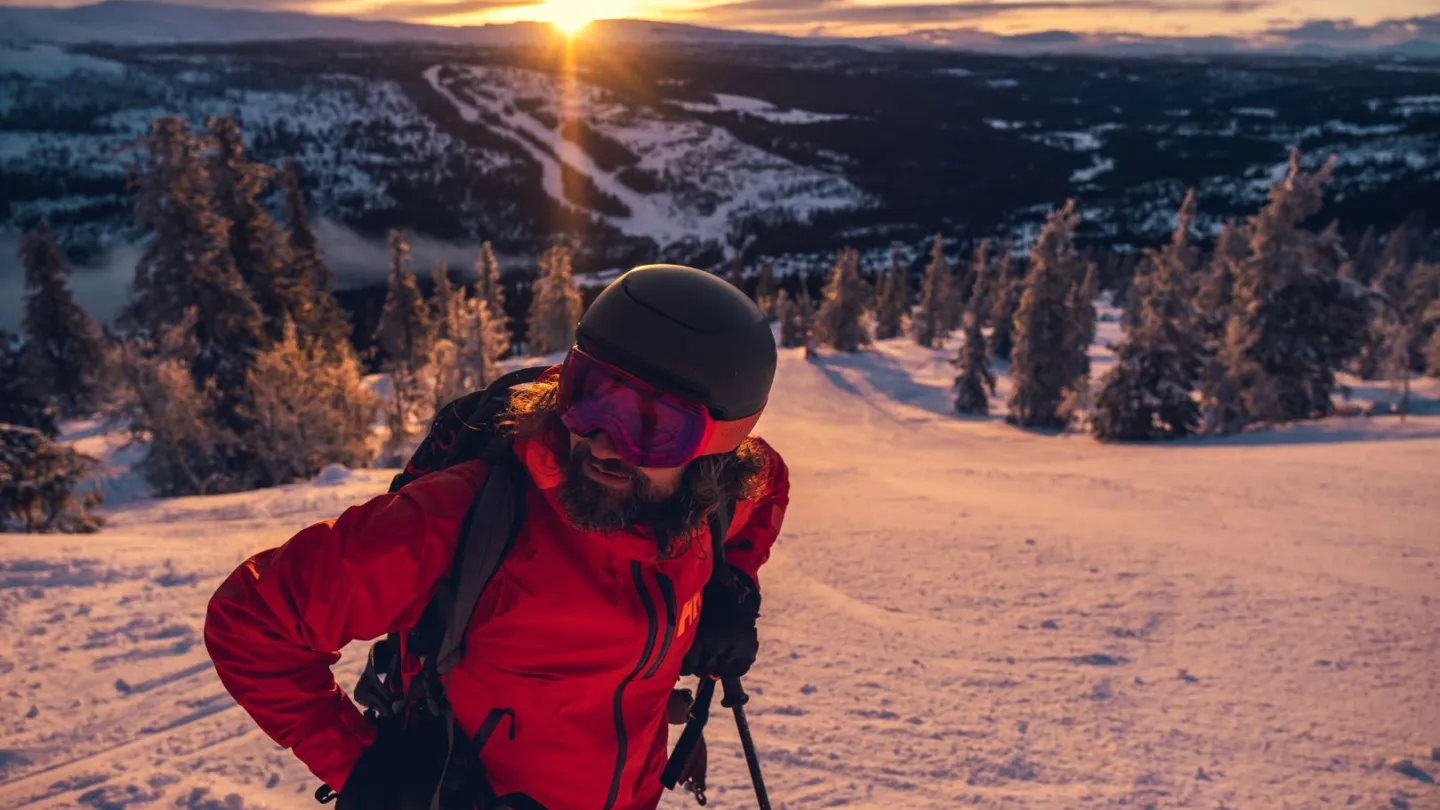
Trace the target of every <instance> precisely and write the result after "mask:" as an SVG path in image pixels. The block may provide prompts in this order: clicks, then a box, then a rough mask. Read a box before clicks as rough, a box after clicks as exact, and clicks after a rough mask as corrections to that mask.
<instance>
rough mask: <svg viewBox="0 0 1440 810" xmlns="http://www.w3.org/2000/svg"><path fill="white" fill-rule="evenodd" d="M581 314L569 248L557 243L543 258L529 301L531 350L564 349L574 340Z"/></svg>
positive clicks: (538, 353)
mask: <svg viewBox="0 0 1440 810" xmlns="http://www.w3.org/2000/svg"><path fill="white" fill-rule="evenodd" d="M581 314H582V307H581V300H580V291H579V290H577V289H575V281H574V279H573V277H572V271H571V253H570V248H568V247H564V246H556V247H552V248H550V249H549V250H548V251H546V252H545V255H544V256H542V257H541V258H540V272H539V274H538V275H537V277H536V279H535V293H534V297H533V298H532V299H531V302H530V331H529V336H528V338H527V341H526V342H527V343H528V344H529V350H530V354H536V355H540V354H551V353H552V352H563V351H566V350H567V349H569V348H570V345H571V344H572V343H574V342H575V327H576V326H577V325H578V324H579V323H580V315H581Z"/></svg>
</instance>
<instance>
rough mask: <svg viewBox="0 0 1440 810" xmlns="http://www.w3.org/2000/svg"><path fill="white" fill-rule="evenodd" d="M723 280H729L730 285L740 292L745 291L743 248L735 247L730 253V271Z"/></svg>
mask: <svg viewBox="0 0 1440 810" xmlns="http://www.w3.org/2000/svg"><path fill="white" fill-rule="evenodd" d="M725 280H726V281H729V282H730V286H732V287H734V288H735V289H737V290H739V291H740V292H745V249H744V248H737V249H736V250H735V252H734V253H733V254H731V255H730V272H729V274H728V275H727V276H726V277H725Z"/></svg>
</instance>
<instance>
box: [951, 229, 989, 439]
mask: <svg viewBox="0 0 1440 810" xmlns="http://www.w3.org/2000/svg"><path fill="white" fill-rule="evenodd" d="M971 266H972V268H973V270H972V276H973V277H974V279H975V289H974V290H972V291H971V294H970V297H969V301H970V305H969V308H968V311H967V312H966V313H965V342H964V343H963V344H961V346H960V355H959V357H957V358H956V359H955V365H956V366H957V367H958V368H959V369H960V373H959V375H957V376H956V378H955V410H956V411H958V412H960V413H964V414H978V415H984V414H987V413H989V412H990V396H991V395H992V394H994V393H995V372H994V370H992V369H991V368H990V349H989V347H987V346H986V345H985V331H984V329H985V318H986V316H987V315H988V314H989V313H988V311H987V310H988V309H989V306H988V305H989V302H990V294H989V293H990V277H991V276H992V275H993V274H994V272H995V271H994V268H992V267H991V266H990V243H989V242H981V243H980V244H979V245H978V246H977V247H976V248H975V260H974V262H973V264H972V265H971Z"/></svg>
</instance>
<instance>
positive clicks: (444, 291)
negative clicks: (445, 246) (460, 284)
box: [430, 259, 459, 340]
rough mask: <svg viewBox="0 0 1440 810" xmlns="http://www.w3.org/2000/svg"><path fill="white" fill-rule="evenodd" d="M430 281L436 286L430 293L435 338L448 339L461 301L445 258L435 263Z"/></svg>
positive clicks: (431, 320)
mask: <svg viewBox="0 0 1440 810" xmlns="http://www.w3.org/2000/svg"><path fill="white" fill-rule="evenodd" d="M430 281H431V284H432V286H433V287H434V289H433V290H432V291H431V293H430V323H431V324H433V325H434V334H435V339H436V340H447V339H449V337H450V324H451V323H453V322H454V320H455V315H454V312H453V310H454V309H455V307H456V305H457V304H458V303H459V301H458V300H457V296H456V293H455V285H454V283H452V282H451V281H450V267H449V266H448V265H446V264H445V260H444V259H441V260H440V261H439V262H437V263H436V264H435V269H434V270H432V271H431V272H430Z"/></svg>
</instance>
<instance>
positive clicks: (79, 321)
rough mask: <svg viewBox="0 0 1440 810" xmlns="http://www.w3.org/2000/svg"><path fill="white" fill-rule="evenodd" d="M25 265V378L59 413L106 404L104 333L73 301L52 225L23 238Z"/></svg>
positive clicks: (81, 411)
mask: <svg viewBox="0 0 1440 810" xmlns="http://www.w3.org/2000/svg"><path fill="white" fill-rule="evenodd" d="M20 263H21V264H22V265H23V266H24V268H25V303H24V307H25V315H24V321H23V323H24V326H23V328H24V331H25V352H24V360H23V368H24V372H25V379H26V381H27V382H28V383H29V385H30V386H31V388H32V390H33V391H34V393H35V395H36V396H38V397H40V398H41V399H46V400H49V401H51V402H53V403H55V407H56V411H57V412H58V413H59V414H60V415H61V416H79V415H81V414H84V413H87V412H90V411H93V410H94V409H95V408H97V407H99V406H100V405H101V404H103V400H104V399H105V395H106V393H107V391H108V388H109V382H108V379H107V378H108V375H109V368H108V365H107V363H106V358H105V352H106V346H105V338H104V335H103V334H102V333H101V331H100V326H99V324H97V323H96V322H95V319H94V318H92V317H90V314H89V313H88V312H86V311H85V310H84V309H81V308H80V306H79V305H78V304H76V303H75V296H74V295H73V294H72V293H71V291H70V281H69V279H70V267H69V265H68V264H66V262H65V253H64V251H62V250H61V249H60V245H59V244H58V243H57V242H56V241H55V235H54V234H53V233H51V231H50V228H49V226H48V225H47V224H46V223H44V222H41V223H40V224H39V225H37V226H36V227H35V229H34V230H32V231H30V232H29V233H27V234H26V235H25V237H24V238H23V239H22V240H21V241H20Z"/></svg>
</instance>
